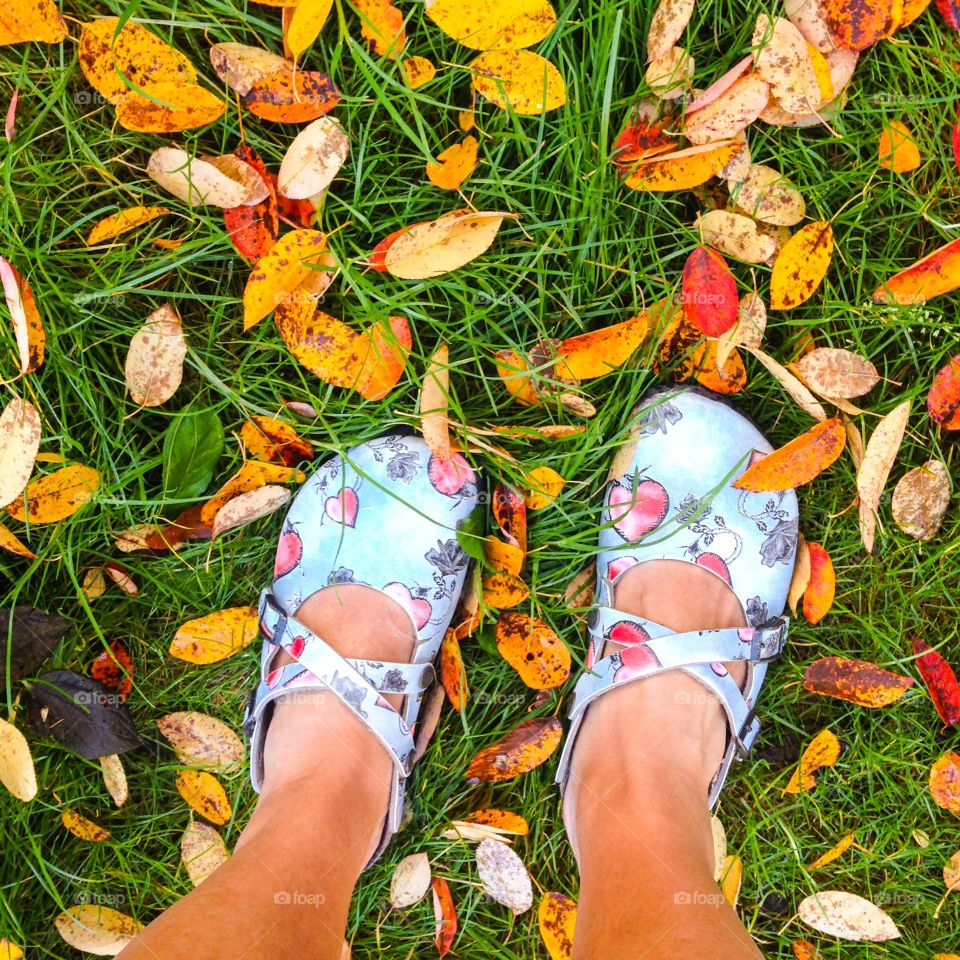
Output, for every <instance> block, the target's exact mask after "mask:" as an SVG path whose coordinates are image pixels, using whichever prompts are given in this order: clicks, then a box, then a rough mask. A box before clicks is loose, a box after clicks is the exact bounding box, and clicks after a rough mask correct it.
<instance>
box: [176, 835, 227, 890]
mask: <svg viewBox="0 0 960 960" xmlns="http://www.w3.org/2000/svg"><path fill="white" fill-rule="evenodd" d="M229 859H230V854H229V853H228V852H227V845H226V844H225V843H224V842H223V837H221V836H220V834H219V833H217V831H216V830H214V829H213V827H211V826H210V825H209V824H206V823H201V822H200V821H199V820H192V821H191V822H190V823H189V824H188V825H187V829H186V830H185V831H184V834H183V837H182V839H181V840H180V860H181V861H182V863H183V865H184V867H185V868H186V871H187V876H188V877H189V878H190V882H191V883H192V884H193V886H194V887H199V886H200V884H201V883H203V881H204V880H206V879H207V877H209V876H210V874H211V873H213V872H214V870H216V869H217V868H218V867H222V866H223V864H225V863H226V862H227V861H228V860H229Z"/></svg>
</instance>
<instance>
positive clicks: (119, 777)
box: [100, 753, 128, 807]
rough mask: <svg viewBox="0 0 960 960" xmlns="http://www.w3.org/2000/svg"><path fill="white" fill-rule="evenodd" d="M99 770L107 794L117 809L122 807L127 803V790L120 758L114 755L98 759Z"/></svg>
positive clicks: (125, 776)
mask: <svg viewBox="0 0 960 960" xmlns="http://www.w3.org/2000/svg"><path fill="white" fill-rule="evenodd" d="M100 770H101V773H102V774H103V785H104V786H105V787H106V788H107V793H109V794H110V797H111V798H112V799H113V802H114V803H115V804H116V805H117V806H118V807H122V806H123V805H124V804H125V803H126V802H127V796H128V790H127V775H126V773H125V772H124V770H123V763H122V762H121V760H120V757H119V756H117V754H115V753H111V754H108V755H107V756H105V757H100Z"/></svg>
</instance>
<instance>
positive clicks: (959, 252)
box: [873, 239, 960, 306]
mask: <svg viewBox="0 0 960 960" xmlns="http://www.w3.org/2000/svg"><path fill="white" fill-rule="evenodd" d="M957 287H960V239H958V240H951V241H950V243H947V244H944V245H943V246H942V247H939V248H938V249H936V250H934V251H933V253H930V254H927V256H925V257H924V258H923V259H922V260H918V261H917V262H916V263H914V264H911V265H910V266H909V267H907V268H906V269H905V270H901V271H900V272H899V273H897V274H895V275H894V276H892V277H890V279H889V280H886V281H885V282H884V283H883V284H881V285H880V286H879V287H877V289H876V290H875V291H874V293H873V299H874V300H876V301H877V302H878V303H896V304H900V305H901V306H909V305H911V304H917V303H926V302H927V301H928V300H930V299H931V298H933V297H939V296H940V294H942V293H949V292H950V291H951V290H956V289H957Z"/></svg>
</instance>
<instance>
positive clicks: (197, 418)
mask: <svg viewBox="0 0 960 960" xmlns="http://www.w3.org/2000/svg"><path fill="white" fill-rule="evenodd" d="M223 442H224V438H223V427H222V425H221V424H220V418H219V417H218V416H217V415H216V413H215V412H214V411H213V410H199V411H197V412H196V413H190V412H185V413H180V414H177V416H175V417H174V418H173V420H172V421H171V422H170V426H169V427H167V431H166V433H165V434H164V437H163V498H164V500H196V499H197V498H198V497H200V496H201V494H203V492H204V491H205V490H206V489H207V487H208V486H210V481H211V480H212V479H213V471H214V469H215V467H216V465H217V461H218V460H219V459H220V454H222V453H223Z"/></svg>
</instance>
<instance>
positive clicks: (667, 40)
mask: <svg viewBox="0 0 960 960" xmlns="http://www.w3.org/2000/svg"><path fill="white" fill-rule="evenodd" d="M693 5H694V0H659V3H658V4H657V6H656V9H655V10H654V11H653V16H652V17H651V19H650V29H649V30H648V31H647V62H649V61H651V60H658V59H659V58H660V57H662V56H663V55H664V54H665V53H666V52H667V51H668V50H669V49H670V48H671V47H672V46H674V45H675V44H676V42H677V41H678V40H679V39H680V37H681V36H682V34H683V31H684V29H685V28H686V26H687V24H688V23H689V22H690V17H691V16H692V15H693Z"/></svg>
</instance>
